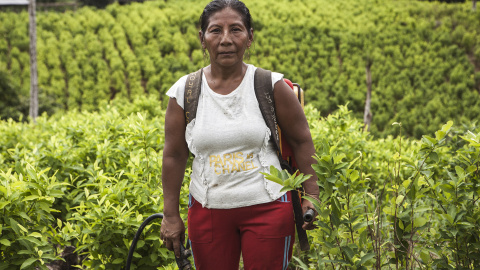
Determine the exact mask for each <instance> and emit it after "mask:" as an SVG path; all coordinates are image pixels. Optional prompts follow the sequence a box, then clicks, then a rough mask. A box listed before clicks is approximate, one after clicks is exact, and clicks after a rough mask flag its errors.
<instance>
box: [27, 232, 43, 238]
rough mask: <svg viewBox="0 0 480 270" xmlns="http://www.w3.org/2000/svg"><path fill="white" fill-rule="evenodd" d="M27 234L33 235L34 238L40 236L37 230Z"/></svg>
mask: <svg viewBox="0 0 480 270" xmlns="http://www.w3.org/2000/svg"><path fill="white" fill-rule="evenodd" d="M28 236H33V237H36V238H42V235H41V234H40V233H38V232H33V233H31V234H29V235H28Z"/></svg>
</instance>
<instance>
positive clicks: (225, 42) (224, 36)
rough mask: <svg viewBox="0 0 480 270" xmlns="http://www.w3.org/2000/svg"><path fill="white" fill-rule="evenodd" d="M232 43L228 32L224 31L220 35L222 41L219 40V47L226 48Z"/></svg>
mask: <svg viewBox="0 0 480 270" xmlns="http://www.w3.org/2000/svg"><path fill="white" fill-rule="evenodd" d="M231 43H232V38H231V36H230V31H228V30H227V29H225V30H224V31H223V33H222V39H221V40H220V45H223V46H227V45H230V44H231Z"/></svg>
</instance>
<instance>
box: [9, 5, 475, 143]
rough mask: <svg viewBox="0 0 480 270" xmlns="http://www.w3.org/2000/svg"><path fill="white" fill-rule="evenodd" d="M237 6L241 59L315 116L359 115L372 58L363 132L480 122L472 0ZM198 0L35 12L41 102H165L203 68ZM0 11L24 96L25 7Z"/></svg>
mask: <svg viewBox="0 0 480 270" xmlns="http://www.w3.org/2000/svg"><path fill="white" fill-rule="evenodd" d="M95 2H98V1H95ZM107 2H108V1H107ZM245 2H246V4H247V6H248V7H249V8H250V10H251V12H252V16H253V18H254V28H255V32H254V33H255V42H254V46H253V47H252V49H251V59H250V60H248V62H250V63H253V64H255V65H258V66H261V67H263V68H267V69H272V70H274V71H278V72H282V73H284V74H285V76H286V77H288V78H290V79H291V80H292V81H295V82H297V83H299V84H300V85H301V86H302V87H303V88H304V89H305V90H307V91H306V95H307V98H306V100H307V102H309V103H311V104H312V105H314V107H316V108H317V109H318V110H319V111H320V113H321V114H322V116H327V115H328V114H330V113H332V112H334V111H335V110H337V108H338V106H339V105H344V104H346V103H347V102H349V104H350V108H351V109H352V111H353V113H354V115H355V117H358V118H360V117H362V116H363V111H364V104H365V98H366V89H367V88H366V79H365V76H366V65H367V63H369V64H371V67H370V71H371V75H372V91H373V92H372V101H371V109H372V113H373V120H372V121H373V123H372V126H371V132H372V134H374V135H376V136H380V137H387V136H388V135H395V134H396V133H395V131H394V130H392V129H391V128H390V127H389V126H390V121H396V122H402V125H403V133H404V135H407V136H413V137H416V138H421V136H422V135H423V134H433V133H434V132H435V131H436V130H437V127H438V126H439V125H441V124H442V123H445V122H447V121H448V120H450V119H453V120H455V122H457V123H468V122H471V121H474V120H477V121H478V120H480V119H479V115H480V97H479V93H480V79H479V78H480V75H479V72H478V71H479V70H480V69H479V68H480V60H479V59H480V58H479V55H480V53H479V52H480V46H479V42H480V39H479V38H478V36H479V35H478V27H479V22H480V17H479V16H480V15H479V14H480V13H479V12H472V10H471V3H465V4H449V5H447V4H443V3H438V2H434V3H433V2H432V3H430V2H426V1H425V2H421V1H413V0H411V1H401V2H398V1H392V0H380V1H376V0H375V1H374V0H360V1H347V0H341V1H334V2H332V1H327V0H312V1H297V0H290V1H287V0H283V1H274V0H262V1H245ZM99 3H100V2H99ZM206 3H207V1H200V2H199V1H190V0H182V1H166V2H165V1H147V2H145V3H142V4H140V3H132V4H131V5H129V6H121V5H118V4H112V5H108V6H107V7H106V8H105V9H95V8H91V7H87V6H86V7H83V8H80V9H78V10H77V11H75V12H72V11H67V12H65V13H55V12H48V13H43V12H39V13H38V24H37V28H38V59H39V79H40V89H41V91H40V93H44V96H45V98H44V99H43V100H42V102H40V104H43V103H45V102H48V101H50V104H48V105H45V108H47V107H48V108H51V110H52V111H66V110H71V109H79V110H89V111H93V110H97V109H98V106H99V104H100V103H101V100H110V99H117V98H123V99H127V100H129V101H132V100H133V99H134V98H135V97H137V96H141V95H144V94H145V93H148V94H150V95H156V96H157V98H158V99H159V100H161V101H162V104H163V105H166V98H165V95H164V94H165V92H166V91H167V89H169V87H170V86H171V85H172V84H173V83H174V82H175V81H176V80H177V79H179V78H180V77H181V76H183V75H185V74H186V73H189V72H192V71H194V70H196V69H198V68H200V67H202V66H204V65H207V64H208V63H206V62H205V61H204V59H203V57H202V52H201V49H200V42H199V41H198V30H197V29H198V17H199V15H200V13H201V11H202V10H203V7H204V6H205V4H206ZM292 6H295V8H294V9H292V8H291V7H292ZM271 7H275V8H271ZM0 19H1V21H2V22H5V23H2V24H1V25H0V35H1V36H3V37H4V38H3V39H2V41H0V52H2V53H0V67H4V69H5V70H6V71H7V72H8V73H9V74H10V75H11V77H12V82H13V83H14V84H15V85H18V87H19V88H20V90H19V92H20V93H21V96H22V97H23V98H24V99H27V98H26V97H28V93H29V68H28V66H29V58H28V31H27V30H28V29H27V28H26V27H25V25H26V23H27V21H28V16H27V13H26V12H23V13H9V12H6V13H0ZM207 61H208V60H207ZM52 111H49V112H48V113H49V114H51V112H52Z"/></svg>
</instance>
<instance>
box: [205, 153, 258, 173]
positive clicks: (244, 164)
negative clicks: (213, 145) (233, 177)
mask: <svg viewBox="0 0 480 270" xmlns="http://www.w3.org/2000/svg"><path fill="white" fill-rule="evenodd" d="M208 159H209V163H210V167H213V168H214V170H215V173H216V174H217V175H221V174H229V173H234V172H242V171H250V170H254V169H257V168H258V167H257V166H255V164H253V154H247V155H246V156H245V155H244V154H243V152H235V153H229V154H224V155H223V156H222V155H210V157H209V158H208Z"/></svg>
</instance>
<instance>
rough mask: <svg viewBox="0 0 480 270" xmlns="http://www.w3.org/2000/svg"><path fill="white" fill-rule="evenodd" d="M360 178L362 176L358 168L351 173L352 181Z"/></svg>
mask: <svg viewBox="0 0 480 270" xmlns="http://www.w3.org/2000/svg"><path fill="white" fill-rule="evenodd" d="M358 178H360V174H359V172H358V171H357V170H354V171H353V172H352V173H350V181H352V182H355V181H357V179H358Z"/></svg>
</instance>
